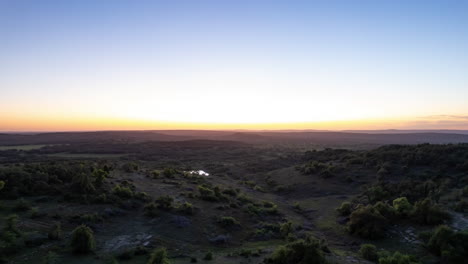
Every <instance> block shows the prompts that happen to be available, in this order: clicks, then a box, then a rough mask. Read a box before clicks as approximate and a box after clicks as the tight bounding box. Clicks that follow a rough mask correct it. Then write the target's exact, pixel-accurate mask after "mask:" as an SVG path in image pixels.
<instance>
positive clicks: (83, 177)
mask: <svg viewBox="0 0 468 264" xmlns="http://www.w3.org/2000/svg"><path fill="white" fill-rule="evenodd" d="M73 180H74V182H75V183H74V184H75V186H76V188H77V190H78V191H79V192H81V193H85V194H86V193H90V192H94V191H95V190H96V189H95V188H94V185H93V183H92V182H91V179H90V177H89V175H88V174H87V173H84V172H82V173H79V174H78V175H77V176H75V178H74V179H73Z"/></svg>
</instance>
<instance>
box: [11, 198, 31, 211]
mask: <svg viewBox="0 0 468 264" xmlns="http://www.w3.org/2000/svg"><path fill="white" fill-rule="evenodd" d="M30 209H31V203H29V202H28V201H26V200H25V199H23V198H21V199H19V200H18V201H17V202H16V203H15V205H14V206H13V210H14V211H28V210H30Z"/></svg>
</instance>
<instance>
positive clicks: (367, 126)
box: [0, 116, 468, 132]
mask: <svg viewBox="0 0 468 264" xmlns="http://www.w3.org/2000/svg"><path fill="white" fill-rule="evenodd" d="M447 119H450V120H447ZM460 119H461V120H460ZM0 120H2V121H1V123H0V131H7V132H14V131H17V132H27V131H34V132H39V131H44V132H46V131H97V130H244V129H245V130H308V129H310V130H379V129H468V125H467V124H466V122H465V120H464V119H463V118H454V117H450V116H448V117H445V118H443V116H441V117H425V118H400V119H361V120H334V121H317V122H291V123H227V122H226V123H214V122H212V123H201V122H174V121H152V120H139V119H125V118H114V117H94V118H89V117H70V118H66V117H55V118H51V117H24V116H22V117H13V116H9V117H1V116H0Z"/></svg>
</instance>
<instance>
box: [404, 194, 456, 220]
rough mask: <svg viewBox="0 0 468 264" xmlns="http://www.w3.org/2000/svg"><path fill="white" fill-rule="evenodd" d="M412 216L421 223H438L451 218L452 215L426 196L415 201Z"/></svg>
mask: <svg viewBox="0 0 468 264" xmlns="http://www.w3.org/2000/svg"><path fill="white" fill-rule="evenodd" d="M412 218H413V219H414V221H416V222H417V223H419V224H425V225H436V224H441V223H443V222H444V220H448V219H450V215H449V214H448V213H447V212H445V211H444V210H442V209H441V208H440V207H439V206H437V205H434V204H433V203H432V201H431V200H430V199H427V198H426V199H424V200H423V201H418V202H416V203H415V205H414V210H413V212H412Z"/></svg>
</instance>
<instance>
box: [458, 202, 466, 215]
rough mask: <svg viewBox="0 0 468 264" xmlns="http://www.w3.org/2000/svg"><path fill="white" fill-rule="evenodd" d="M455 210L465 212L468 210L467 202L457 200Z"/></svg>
mask: <svg viewBox="0 0 468 264" xmlns="http://www.w3.org/2000/svg"><path fill="white" fill-rule="evenodd" d="M455 211H457V212H461V213H465V212H467V211H468V202H467V201H459V202H458V203H457V204H456V205H455Z"/></svg>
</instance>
